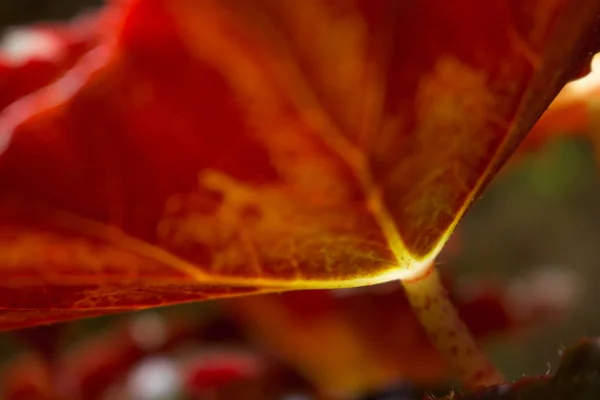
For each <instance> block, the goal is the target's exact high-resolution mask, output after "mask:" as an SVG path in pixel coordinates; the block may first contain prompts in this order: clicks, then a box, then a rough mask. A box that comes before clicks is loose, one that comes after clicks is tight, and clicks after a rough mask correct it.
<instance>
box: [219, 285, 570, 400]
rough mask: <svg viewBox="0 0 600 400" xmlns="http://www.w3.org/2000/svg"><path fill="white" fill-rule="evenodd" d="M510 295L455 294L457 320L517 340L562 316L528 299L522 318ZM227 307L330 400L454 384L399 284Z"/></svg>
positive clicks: (480, 289)
mask: <svg viewBox="0 0 600 400" xmlns="http://www.w3.org/2000/svg"><path fill="white" fill-rule="evenodd" d="M450 287H451V288H452V286H451V285H450ZM512 294H513V292H512V291H506V290H505V288H502V287H499V286H496V285H492V284H491V283H487V282H472V283H470V284H468V285H467V284H465V285H462V287H461V288H460V289H459V288H453V290H452V292H451V296H452V298H453V299H454V305H455V306H456V308H457V310H458V312H459V315H460V316H461V318H462V319H463V320H464V321H465V323H466V325H467V326H468V327H469V329H470V330H471V332H472V333H473V335H474V336H475V337H476V338H477V339H479V340H485V339H493V338H497V337H498V336H500V335H503V336H513V335H514V334H517V333H521V332H524V331H525V330H526V328H531V326H532V325H536V324H540V323H543V322H547V321H548V320H549V319H550V318H552V317H557V316H558V314H562V313H561V312H559V311H561V310H558V309H556V308H555V307H553V306H552V304H540V303H539V302H538V303H537V304H528V302H527V299H523V300H522V302H521V304H520V305H519V310H518V312H517V310H515V309H514V308H513V305H512V299H510V298H509V296H510V295H512ZM531 300H532V302H533V301H536V300H535V298H534V297H532V299H531ZM223 304H224V305H225V306H226V310H228V311H230V312H232V314H233V315H235V316H237V318H238V319H239V320H240V321H242V322H243V323H244V325H245V326H246V327H247V329H248V331H249V333H250V334H251V335H252V337H253V338H254V340H255V341H256V342H257V343H262V345H263V346H264V347H266V348H267V349H268V350H269V351H270V352H272V353H274V354H275V356H277V357H280V358H282V359H283V360H286V361H287V362H288V363H289V364H290V365H294V366H296V368H297V369H298V370H299V371H300V372H301V373H303V374H304V376H305V377H306V378H307V379H309V380H310V381H311V382H312V383H313V384H315V386H317V387H318V388H320V389H321V390H323V391H324V392H325V393H336V394H339V393H345V394H349V393H362V392H366V391H368V390H378V389H380V388H381V387H385V386H386V385H389V384H391V383H394V382H397V381H399V380H403V381H406V382H412V383H413V384H420V385H423V386H432V385H435V384H438V383H440V382H444V381H445V380H447V379H449V378H450V377H451V369H450V367H449V366H448V364H447V363H446V361H445V360H444V359H443V358H442V356H441V355H440V353H439V352H438V351H437V350H436V348H435V347H434V345H433V344H432V343H431V342H430V340H429V339H428V338H427V335H426V333H425V331H424V330H423V328H422V327H421V324H420V323H419V321H418V320H417V318H416V316H415V315H414V313H413V312H412V310H411V307H410V304H409V302H408V301H407V299H406V297H405V295H404V292H403V291H402V289H401V287H400V285H398V284H397V283H396V284H392V283H389V284H385V285H379V286H374V287H372V288H369V289H366V288H365V289H344V290H342V291H308V292H305V291H299V292H290V293H283V294H277V295H275V294H273V295H266V296H253V297H250V298H243V299H231V300H228V301H226V302H224V303H223ZM527 310H531V312H530V313H528V312H527Z"/></svg>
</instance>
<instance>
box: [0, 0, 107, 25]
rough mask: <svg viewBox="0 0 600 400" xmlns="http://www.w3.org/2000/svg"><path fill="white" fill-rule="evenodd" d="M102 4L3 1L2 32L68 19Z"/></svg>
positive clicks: (87, 0)
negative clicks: (13, 27) (22, 25)
mask: <svg viewBox="0 0 600 400" xmlns="http://www.w3.org/2000/svg"><path fill="white" fill-rule="evenodd" d="M102 3H104V1H102V0H2V1H0V30H4V29H5V28H6V27H9V26H11V25H18V24H24V23H28V22H31V21H40V20H46V21H48V20H49V21H54V20H61V19H66V18H69V17H71V16H73V15H75V14H77V13H78V12H80V11H81V10H85V9H88V8H94V7H98V6H99V5H101V4H102Z"/></svg>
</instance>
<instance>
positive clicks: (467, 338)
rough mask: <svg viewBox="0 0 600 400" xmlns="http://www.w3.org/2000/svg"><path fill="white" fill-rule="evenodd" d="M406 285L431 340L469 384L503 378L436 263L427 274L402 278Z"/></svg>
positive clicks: (481, 384)
mask: <svg viewBox="0 0 600 400" xmlns="http://www.w3.org/2000/svg"><path fill="white" fill-rule="evenodd" d="M402 285H403V287H404V290H405V291H406V295H407V297H408V300H409V301H410V304H411V306H412V309H413V310H414V312H415V314H416V316H417V318H418V319H419V320H420V322H421V324H422V325H423V327H424V328H425V331H426V332H427V334H428V336H429V338H430V340H431V341H432V342H433V344H434V345H435V346H436V347H437V349H438V350H439V351H440V352H441V353H442V355H443V356H444V357H445V358H446V360H447V361H448V363H449V364H450V365H452V367H453V368H454V370H455V371H456V373H457V375H458V377H459V378H460V379H461V381H462V382H463V383H464V384H465V385H466V386H467V387H477V386H490V385H494V384H498V383H500V382H502V380H503V378H502V375H501V374H500V373H499V372H498V371H497V370H496V368H495V367H494V366H493V365H492V363H491V362H490V361H489V360H488V358H487V356H486V355H485V354H484V353H483V352H482V351H481V349H480V348H479V347H478V346H477V344H476V343H475V340H474V339H473V336H472V335H471V332H470V331H469V329H468V328H467V326H466V325H465V324H464V322H463V321H462V320H461V319H460V317H459V315H458V313H457V311H456V309H455V308H454V305H453V304H452V302H451V301H450V299H449V298H448V293H447V291H446V288H445V287H444V285H443V284H442V282H441V280H440V276H439V274H438V271H437V268H435V266H433V263H432V265H431V266H430V268H429V269H428V270H427V271H426V272H425V273H424V274H423V275H420V276H419V277H417V278H415V279H411V280H405V281H402Z"/></svg>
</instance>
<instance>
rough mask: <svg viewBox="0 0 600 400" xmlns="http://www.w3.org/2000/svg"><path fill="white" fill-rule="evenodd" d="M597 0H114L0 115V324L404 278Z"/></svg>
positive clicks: (430, 247) (555, 76)
mask: <svg viewBox="0 0 600 400" xmlns="http://www.w3.org/2000/svg"><path fill="white" fill-rule="evenodd" d="M599 11H600V4H599V3H598V2H597V1H595V0H578V1H566V0H559V1H555V2H551V3H548V2H546V1H533V2H526V3H525V2H522V1H517V0H514V1H507V2H495V3H484V2H481V1H477V0H460V1H458V2H451V3H449V2H447V1H444V0H426V1H423V0H419V1H405V2H401V3H399V2H397V1H392V0H389V1H385V0H382V1H376V2H373V1H370V0H369V1H367V0H356V1H352V2H322V1H318V0H297V1H285V2H282V1H271V0H260V1H247V0H235V1H227V2H223V1H216V0H202V1H198V0H128V1H118V2H114V4H113V5H112V6H110V7H108V8H107V9H106V10H105V11H104V12H103V13H102V14H101V15H100V16H99V17H98V18H99V19H98V21H99V22H98V26H97V30H96V35H97V38H96V40H97V41H96V42H95V45H94V46H93V48H92V49H91V50H89V51H88V52H86V53H85V54H84V55H83V56H81V57H79V58H78V61H77V63H76V64H75V65H74V66H73V67H72V68H70V69H69V70H68V71H67V72H66V73H65V74H64V75H62V76H60V77H59V78H58V79H57V80H55V81H54V82H53V83H51V84H49V85H47V86H45V87H44V88H41V89H40V90H38V91H37V92H35V93H34V94H32V95H31V96H28V97H25V98H22V99H20V100H18V101H16V102H14V103H12V104H11V105H10V106H8V107H6V108H5V109H4V111H3V112H2V114H0V152H1V153H0V268H2V272H3V275H4V277H5V279H4V280H3V281H2V283H0V285H1V291H2V292H1V293H2V295H1V296H0V310H3V311H0V327H4V328H7V327H15V326H18V325H31V324H36V323H42V322H50V321H53V320H59V319H66V318H75V317H77V316H82V315H97V314H102V313H106V312H114V311H119V310H123V309H127V308H132V309H133V308H142V307H151V306H158V305H164V304H169V303H176V302H183V301H191V300H202V299H208V298H217V297H227V296H239V295H244V294H251V293H258V292H260V291H273V290H284V289H299V288H328V287H342V286H357V285H365V284H370V283H375V282H382V281H386V280H391V279H397V278H402V277H407V276H410V275H411V274H412V273H415V272H414V271H416V270H419V269H420V268H423V267H424V265H426V264H428V262H429V261H430V260H431V258H432V257H434V256H435V254H436V253H437V252H438V251H439V249H440V247H441V245H442V244H443V242H444V241H445V240H446V238H447V236H448V234H449V232H450V231H451V230H452V228H453V226H454V225H455V223H456V222H457V220H458V219H459V218H460V216H461V215H462V214H463V212H464V211H465V209H466V207H467V206H468V205H469V203H470V202H471V200H472V199H473V197H474V196H476V195H477V194H478V193H479V192H480V191H481V189H482V188H483V186H484V185H485V183H487V181H489V179H491V177H492V176H493V175H494V172H495V171H496V170H497V169H498V168H499V167H500V165H501V164H502V163H503V162H504V160H505V159H506V158H507V156H508V155H509V154H510V153H511V151H512V150H513V148H514V147H515V146H516V144H517V143H518V142H519V141H520V139H521V138H522V137H523V135H524V134H525V133H526V132H527V131H528V129H529V128H530V126H531V125H532V124H533V123H534V121H535V120H536V119H537V118H538V116H539V115H540V114H541V112H542V111H543V110H544V108H545V107H546V105H547V104H548V103H549V102H550V101H551V100H552V98H553V97H554V95H555V94H556V93H557V91H558V90H559V89H560V87H561V86H562V84H563V83H564V82H565V81H566V80H567V79H568V78H569V77H570V76H571V74H572V72H573V71H574V70H577V69H578V65H579V64H580V63H581V61H582V59H583V58H585V57H586V56H587V54H588V52H589V49H590V48H591V46H593V45H594V43H593V40H592V39H593V38H592V36H593V35H594V33H595V32H594V24H595V23H597V21H598V19H597V18H596V15H597V14H598V12H599ZM14 68H17V70H18V68H19V67H14ZM13 73H15V72H14V69H13V68H8V69H6V70H5V71H4V72H2V76H3V77H4V76H10V74H13ZM2 79H5V78H2ZM46 81H47V79H46ZM36 84H37V85H42V84H43V82H38V83H36ZM29 90H30V89H28V90H26V91H29ZM32 310H35V313H33V311H32Z"/></svg>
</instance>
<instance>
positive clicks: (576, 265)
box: [0, 0, 600, 400]
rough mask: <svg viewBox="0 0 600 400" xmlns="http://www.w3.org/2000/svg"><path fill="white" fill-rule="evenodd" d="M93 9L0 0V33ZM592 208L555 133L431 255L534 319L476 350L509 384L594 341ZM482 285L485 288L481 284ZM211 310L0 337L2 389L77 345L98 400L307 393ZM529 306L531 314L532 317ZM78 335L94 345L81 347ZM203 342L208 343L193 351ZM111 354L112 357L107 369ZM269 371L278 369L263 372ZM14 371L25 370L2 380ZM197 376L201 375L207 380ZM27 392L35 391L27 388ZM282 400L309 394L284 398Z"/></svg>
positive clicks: (599, 189)
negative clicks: (237, 390) (235, 390)
mask: <svg viewBox="0 0 600 400" xmlns="http://www.w3.org/2000/svg"><path fill="white" fill-rule="evenodd" d="M100 3H101V1H99V0H3V1H2V2H0V33H5V32H7V31H9V30H10V28H12V27H14V26H17V25H22V24H27V23H31V22H33V21H55V20H64V19H67V18H70V17H72V16H73V15H75V14H77V13H78V12H80V11H82V10H87V9H93V7H96V6H98V5H99V4H100ZM598 204H600V179H599V176H598V163H597V159H596V157H595V154H594V149H593V147H592V146H591V145H590V143H588V142H586V141H584V140H582V139H579V138H574V137H570V135H566V137H565V138H560V139H557V140H553V141H551V142H549V143H548V144H547V145H544V146H543V147H542V148H541V149H539V150H536V151H535V152H533V153H531V154H527V155H526V156H523V157H520V158H519V159H518V160H515V161H514V162H511V163H509V164H508V165H507V166H506V167H505V168H504V170H503V171H502V173H501V174H500V175H499V176H498V178H497V179H495V180H494V182H493V183H492V184H491V185H490V187H489V188H488V189H487V190H486V191H485V192H484V194H483V196H482V197H481V199H480V200H479V201H478V202H477V203H476V204H475V205H474V206H473V208H472V209H471V210H470V212H469V213H468V214H467V216H466V218H465V219H464V220H463V222H462V223H461V225H460V226H459V229H458V231H457V233H456V235H455V237H453V238H452V241H451V243H450V249H448V250H447V251H445V252H444V255H443V256H442V257H441V259H440V268H442V269H443V270H444V271H445V272H447V273H448V275H450V276H452V280H453V285H454V287H455V290H456V292H457V296H459V297H461V296H462V297H463V298H464V299H467V300H468V298H469V296H479V297H481V293H475V292H477V291H478V290H479V291H483V292H485V291H486V290H487V289H486V288H488V287H496V286H497V287H500V288H502V295H501V297H502V299H501V300H498V301H502V302H503V307H504V308H505V309H506V310H507V311H506V312H507V313H508V314H510V315H511V316H514V317H515V318H516V319H519V315H518V314H519V313H522V314H523V315H524V317H523V318H524V319H527V318H532V319H535V320H536V323H535V324H532V326H531V327H528V328H527V329H526V330H524V331H523V332H519V334H517V335H496V336H494V337H491V338H490V339H489V340H487V341H486V342H485V343H486V346H487V349H488V350H489V352H490V354H491V356H492V358H493V359H494V361H495V362H496V363H497V365H498V366H499V367H500V369H501V370H502V371H503V372H504V373H505V374H506V376H507V377H508V378H510V379H517V378H519V377H521V376H522V375H532V374H545V373H547V372H549V371H552V370H553V368H555V367H556V365H557V362H558V359H559V355H560V350H561V348H563V347H564V346H567V345H570V344H572V343H574V342H576V341H577V340H578V339H580V338H581V337H586V336H587V337H590V336H598V335H600V318H598V304H600V290H598V289H597V288H598V286H600V272H599V271H600V269H599V268H598V264H599V263H600V261H599V254H600V250H599V248H600V247H599V246H598V244H599V243H600V207H598ZM482 280H483V281H485V282H487V283H486V284H485V285H483V284H481V283H480V282H481V281H482ZM490 285H491V286H490ZM350 295H351V293H350ZM484 297H485V296H484ZM492 297H493V296H492ZM220 307H221V305H220V304H218V303H216V302H206V303H198V304H191V305H183V306H176V307H169V308H164V309H161V310H156V311H147V312H139V313H130V314H122V315H117V316H108V317H102V318H95V319H88V320H84V321H75V322H71V323H64V324H58V325H55V326H53V327H49V328H38V329H29V330H23V331H21V332H10V333H3V334H0V361H2V362H5V363H6V365H7V367H6V368H7V370H8V371H9V372H5V380H4V385H5V386H7V385H8V386H10V385H16V383H15V382H17V383H18V382H20V381H19V379H21V380H22V379H31V380H32V382H33V381H36V380H38V381H40V380H44V379H47V377H46V378H44V377H43V376H44V372H43V371H42V369H43V368H42V367H40V365H41V363H40V362H38V361H39V360H37V358H36V357H37V356H32V355H31V354H30V355H29V356H27V357H29V358H27V357H22V359H20V361H18V362H15V361H14V360H15V358H14V357H15V355H19V354H29V353H28V351H29V350H28V349H31V348H32V347H34V348H35V349H37V351H38V353H40V354H42V358H43V357H47V359H52V360H54V359H55V358H56V357H55V355H56V354H57V353H64V352H66V349H72V348H74V347H76V346H75V345H77V344H79V343H83V344H85V346H87V347H86V348H87V350H85V351H91V350H89V349H93V348H95V349H96V351H95V352H93V351H92V353H93V354H92V355H89V354H88V355H85V356H84V355H82V354H84V353H85V351H83V352H81V351H82V350H78V351H80V352H79V353H77V352H76V351H71V353H73V354H75V355H73V354H72V360H71V361H70V362H71V364H69V365H70V367H69V368H72V370H71V371H75V372H77V373H83V371H84V370H85V368H92V367H93V368H96V370H94V371H98V370H102V368H104V369H105V370H108V372H106V371H104V370H102V371H104V372H103V373H106V376H111V378H106V379H105V381H102V379H99V380H98V382H96V381H94V380H93V379H91V378H90V379H91V380H90V382H91V383H89V382H88V383H86V384H88V386H89V388H88V389H89V390H90V391H91V392H90V393H92V392H94V393H96V394H98V392H99V391H100V389H98V388H100V387H102V388H103V389H102V391H105V390H106V391H107V393H112V394H109V395H106V394H105V395H104V397H102V396H99V395H98V396H99V397H98V398H111V399H112V398H115V399H116V398H123V399H126V398H134V399H147V400H150V399H161V398H164V399H167V398H185V397H182V396H183V395H182V394H181V391H178V390H175V389H173V388H178V387H180V386H182V385H184V384H189V382H191V381H193V382H195V383H193V385H196V386H195V387H196V388H198V387H200V389H201V390H200V391H201V392H202V393H201V394H200V395H198V396H197V398H207V399H213V398H214V399H217V398H221V397H210V396H217V395H216V394H215V393H216V392H211V391H210V390H208V391H207V388H213V387H219V385H220V382H221V381H220V379H221V380H223V381H224V382H225V381H228V380H235V379H237V378H239V377H242V378H244V376H245V375H244V374H247V375H248V376H254V375H253V374H259V373H260V374H267V373H268V374H270V375H269V376H270V378H269V379H271V380H270V381H269V382H271V383H270V384H271V385H273V386H277V384H275V383H273V382H279V383H280V384H281V385H284V384H285V385H287V386H286V387H287V389H286V390H287V391H288V392H290V393H294V391H295V390H296V389H295V388H298V391H299V393H302V391H303V390H304V391H307V390H308V389H307V388H309V387H310V384H308V383H307V382H306V380H305V378H306V377H305V376H303V374H301V373H298V372H297V371H293V368H286V367H281V366H280V365H279V364H277V362H274V361H272V360H271V361H269V360H267V361H265V360H264V359H263V356H262V355H261V356H258V357H257V356H256V355H255V354H254V353H255V350H256V349H252V348H251V347H250V346H248V345H247V343H248V335H247V332H246V331H245V330H244V329H243V328H240V323H239V320H238V319H236V318H233V317H230V316H229V314H228V313H225V312H222V309H220ZM535 307H539V310H535V309H532V308H535ZM536 313H538V314H540V315H541V317H539V315H538V314H536ZM542 314H543V315H542ZM548 314H550V315H548ZM538 317H539V318H538ZM538 320H539V321H538ZM537 322H539V323H537ZM136 335H137V336H136ZM132 337H133V338H134V339H135V340H134V339H132ZM84 338H92V339H93V340H96V341H97V342H95V343H96V344H90V343H91V342H85V341H83V339H84ZM132 340H133V341H132ZM133 342H135V345H134V344H133ZM213 342H215V343H219V346H217V347H214V346H213V345H211V346H212V347H211V346H208V347H207V346H206V345H204V344H205V343H213ZM140 343H142V344H143V343H146V344H145V345H141V344H140ZM85 346H84V347H85ZM119 346H120V347H119ZM144 346H146V347H144ZM267 347H268V346H267ZM224 349H225V350H224ZM71 353H69V354H71ZM113 353H114V354H113ZM86 354H87V353H86ZM90 354H91V353H90ZM207 354H208V355H207ZM211 354H212V355H214V354H220V358H219V360H220V361H219V362H221V364H219V362H216V363H215V362H214V357H213V358H211ZM86 357H87V358H86ZM103 357H104V358H103ZM110 357H113V358H114V360H112V359H111V360H112V361H110V360H109V361H110V362H107V360H106V359H107V358H110ZM282 358H283V359H285V356H282ZM32 359H33V360H34V361H32ZM117 359H118V360H119V361H115V360H117ZM175 359H176V360H177V362H176V363H175V362H174V361H173V360H175ZM182 359H183V360H184V361H185V363H186V365H187V367H186V368H188V367H189V366H190V365H192V366H193V367H189V368H188V370H186V371H187V372H186V374H187V375H186V378H185V379H187V381H186V382H187V383H185V382H183V381H182V378H181V374H179V372H180V366H181V363H180V361H181V360H182ZM275 359H277V355H276V356H275ZM35 360H37V361H35ZM82 360H83V361H82ZM197 360H204V361H203V362H197ZM207 360H208V361H207ZM211 360H212V361H211ZM111 362H112V364H111ZM102 363H105V364H102ZM272 364H273V365H279V366H278V367H277V368H279V369H277V368H275V370H272V368H271V365H272ZM102 365H103V367H102V368H100V367H98V366H102ZM19 368H21V369H23V370H24V371H25V372H23V371H21V372H20V373H21V375H19V374H18V373H16V375H14V376H13V375H10V374H11V373H12V372H10V371H20V370H19ZM36 368H38V369H40V370H39V371H38V370H37V369H36ZM93 368H92V369H93ZM98 368H100V369H98ZM190 368H191V369H190ZM203 368H205V370H203ZM207 370H208V371H209V372H210V374H212V375H210V374H209V375H208V378H207V375H206V371H207ZM178 371H179V372H178ZM199 371H200V372H199ZM202 371H204V372H202ZM258 371H260V372H258ZM75 372H73V373H74V374H75ZM111 374H112V375H111ZM194 374H196V375H194ZM115 375H117V376H115ZM23 377H29V378H23ZM61 379H62V378H61ZM194 379H196V380H197V381H194ZM211 379H212V380H211ZM63 380H64V379H63ZM109 381H110V383H109ZM114 382H117V383H116V384H115V383H114ZM161 382H162V383H161ZM60 384H61V385H66V386H68V385H69V384H74V383H73V382H71V383H69V382H68V381H61V382H60ZM35 385H38V386H40V385H41V386H43V385H44V384H43V383H40V382H37V383H35V384H34V383H32V384H31V385H30V386H32V387H33V386H35ZM79 385H82V384H81V383H79ZM90 385H91V386H90ZM94 385H96V386H94ZM103 385H104V386H103ZM169 385H170V387H171V389H168V388H169ZM25 386H26V385H25ZM254 386H256V385H254ZM106 388H109V389H106ZM30 389H31V388H30ZM38 389H39V388H38ZM38 389H35V388H34V389H31V390H30V392H27V391H24V392H22V393H25V394H27V393H29V395H31V396H32V397H21V398H32V399H33V398H52V395H51V394H48V393H46V394H47V396H48V397H43V394H39V393H42V392H44V390H42V389H39V390H38ZM80 389H81V388H80ZM80 389H78V390H80ZM11 390H12V389H11ZM15 390H16V389H15ZM36 390H37V392H36ZM169 390H171V391H170V392H169ZM211 390H212V389H211ZM256 390H258V389H256ZM110 391H112V392H110ZM31 393H34V394H31ZM35 393H38V394H35ZM25 394H23V396H25ZM36 396H38V397H36ZM40 396H41V397H40ZM94 396H96V395H94ZM13 398H20V397H18V396H17V397H13ZM82 398H88V397H86V396H83V397H82ZM222 398H225V397H222ZM232 398H235V397H232ZM266 398H268V397H266ZM292 398H294V399H301V398H308V397H301V396H300V395H298V396H297V397H292V396H289V399H292Z"/></svg>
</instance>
